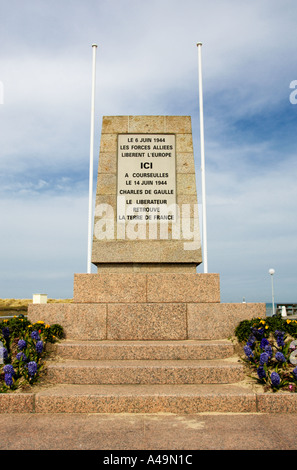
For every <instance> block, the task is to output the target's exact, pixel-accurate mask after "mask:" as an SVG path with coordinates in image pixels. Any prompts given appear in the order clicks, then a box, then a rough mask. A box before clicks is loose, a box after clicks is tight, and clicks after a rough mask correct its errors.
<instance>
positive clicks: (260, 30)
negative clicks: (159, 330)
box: [0, 0, 297, 303]
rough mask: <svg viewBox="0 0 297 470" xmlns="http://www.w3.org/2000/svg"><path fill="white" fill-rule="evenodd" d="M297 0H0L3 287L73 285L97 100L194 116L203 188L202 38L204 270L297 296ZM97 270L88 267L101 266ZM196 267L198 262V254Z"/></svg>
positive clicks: (230, 282)
mask: <svg viewBox="0 0 297 470" xmlns="http://www.w3.org/2000/svg"><path fill="white" fill-rule="evenodd" d="M296 14H297V4H296V2H295V1H294V0H258V1H254V0H251V1H249V2H243V1H238V0H237V1H235V0H226V1H224V0H220V1H219V0H209V1H208V2H204V1H201V0H183V1H180V0H179V1H177V0H170V1H169V0H157V1H155V0H149V1H143V0H137V1H136V0H96V1H95V0H84V1H82V0H80V1H78V0H71V1H70V0H62V1H61V0H59V1H56V0H52V1H51V2H46V1H44V0H26V1H25V2H24V1H21V0H10V1H9V2H5V1H4V0H1V1H0V15H1V18H2V25H1V28H0V43H1V50H0V82H1V83H2V85H3V91H4V92H3V96H4V102H3V104H0V183H1V184H0V211H1V221H2V224H1V229H0V241H1V243H0V262H1V270H0V298H9V297H14V298H31V297H32V294H33V293H40V292H41V293H42V292H44V293H47V294H48V296H49V297H56V298H69V297H72V295H73V274H74V273H80V272H86V269H87V217H88V176H89V145H90V144H89V142H90V110H91V62H92V48H91V45H92V43H97V44H98V49H97V79H96V109H95V120H96V130H95V162H94V187H96V173H97V165H98V156H99V144H100V131H101V120H102V116H104V115H122V114H124V115H128V114H131V115H138V114H140V115H143V114H147V115H150V114H152V115H163V114H166V115H167V114H172V115H175V114H176V115H190V116H191V117H192V126H193V138H194V152H195V162H196V170H197V186H198V198H199V202H201V175H200V141H199V101H198V59H197V47H196V43H197V42H198V41H201V42H202V43H203V47H202V65H203V96H204V125H205V158H206V202H207V233H208V268H209V272H216V273H220V279H221V300H222V301H223V302H241V301H242V298H243V297H245V298H246V300H247V301H248V302H258V301H260V302H261V301H263V302H269V301H270V300H271V284H270V276H269V274H268V270H269V268H271V267H273V268H274V269H275V271H276V272H275V275H274V286H275V300H276V302H288V303H289V302H297V289H296V287H297V272H296V264H297V221H296V201H297V185H296V180H297V155H296V153H297V133H296V126H297V105H294V104H292V103H291V102H290V99H289V96H290V93H291V92H292V89H290V83H291V82H292V81H293V80H297V59H296V37H297V33H296ZM95 271H96V270H95V269H94V272H95ZM198 272H203V266H202V265H201V266H200V267H199V268H198Z"/></svg>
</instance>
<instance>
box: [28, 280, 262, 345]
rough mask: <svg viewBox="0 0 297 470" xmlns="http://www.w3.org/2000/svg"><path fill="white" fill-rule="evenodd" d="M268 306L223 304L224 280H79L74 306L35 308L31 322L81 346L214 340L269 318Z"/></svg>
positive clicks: (68, 304) (31, 315)
mask: <svg viewBox="0 0 297 470" xmlns="http://www.w3.org/2000/svg"><path fill="white" fill-rule="evenodd" d="M265 314H266V305H265V304H264V303H263V304H262V303H259V304H258V303H255V304H253V303H251V304H249V303H240V304H239V303H238V304H235V303H225V304H223V303H221V302H220V279H219V274H197V273H195V274H192V273H133V272H126V273H118V272H117V273H112V272H111V273H103V274H75V275H74V296H73V303H65V304H63V303H62V304H61V303H59V304H46V305H44V304H34V305H33V304H32V305H30V306H29V310H28V317H29V320H30V321H32V322H36V321H38V320H42V321H45V322H46V323H49V324H53V323H59V324H60V325H62V326H63V328H64V330H65V335H66V338H71V339H76V340H92V341H94V340H115V341H116V340H118V341H129V340H160V341H162V340H211V339H224V338H228V337H230V336H232V335H233V334H234V329H235V328H236V326H237V325H238V323H239V322H240V321H241V320H245V319H251V318H253V317H265Z"/></svg>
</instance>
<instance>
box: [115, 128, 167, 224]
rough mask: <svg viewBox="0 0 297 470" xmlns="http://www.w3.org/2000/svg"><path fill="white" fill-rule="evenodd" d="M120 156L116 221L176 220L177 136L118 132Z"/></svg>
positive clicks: (118, 162)
mask: <svg viewBox="0 0 297 470" xmlns="http://www.w3.org/2000/svg"><path fill="white" fill-rule="evenodd" d="M117 157H118V158H117V202H118V204H117V222H122V221H125V220H137V221H145V220H146V221H158V222H159V221H160V222H162V221H169V220H170V221H174V220H175V215H176V214H175V204H176V154H175V135H173V134H119V135H118V155H117Z"/></svg>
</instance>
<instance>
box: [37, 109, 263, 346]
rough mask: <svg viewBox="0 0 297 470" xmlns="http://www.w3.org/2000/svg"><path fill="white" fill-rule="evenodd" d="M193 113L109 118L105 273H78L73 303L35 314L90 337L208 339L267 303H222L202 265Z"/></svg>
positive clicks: (98, 208) (104, 159)
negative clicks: (200, 272) (199, 271)
mask: <svg viewBox="0 0 297 470" xmlns="http://www.w3.org/2000/svg"><path fill="white" fill-rule="evenodd" d="M199 234H200V230H199V216H198V201H197V191H196V175H195V167H194V153H193V140H192V128H191V118H190V116H104V117H103V122H102V134H101V143H100V155H99V166H98V178H97V194H96V204H95V215H94V235H93V249H92V263H93V264H94V265H96V266H97V271H98V272H97V273H96V274H75V275H74V296H73V303H71V304H66V303H65V304H58V305H57V304H56V305H55V304H50V305H49V304H48V305H33V306H31V307H30V309H29V316H30V318H31V319H32V321H34V320H44V321H47V322H48V323H60V324H61V325H62V326H63V327H64V329H65V332H66V336H68V337H71V338H74V339H90V340H188V339H189V340H201V339H202V340H205V339H206V340H207V339H216V338H226V337H228V336H230V335H231V334H233V332H234V328H235V326H236V325H237V324H238V323H239V321H241V320H242V319H247V318H251V317H254V316H261V315H263V314H264V315H265V309H264V307H265V306H264V304H221V303H220V279H219V274H216V273H211V274H198V273H197V272H196V267H197V266H198V265H199V264H200V263H201V262H202V256H201V242H200V235H199Z"/></svg>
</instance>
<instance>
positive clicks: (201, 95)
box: [197, 42, 208, 273]
mask: <svg viewBox="0 0 297 470" xmlns="http://www.w3.org/2000/svg"><path fill="white" fill-rule="evenodd" d="M197 47H198V75H199V104H200V146H201V180H202V184H201V187H202V221H203V222H202V225H203V258H204V259H203V266H204V273H207V272H208V260H207V228H206V195H205V194H206V191H205V155H204V121H203V94H202V66H201V47H202V42H198V44H197Z"/></svg>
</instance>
